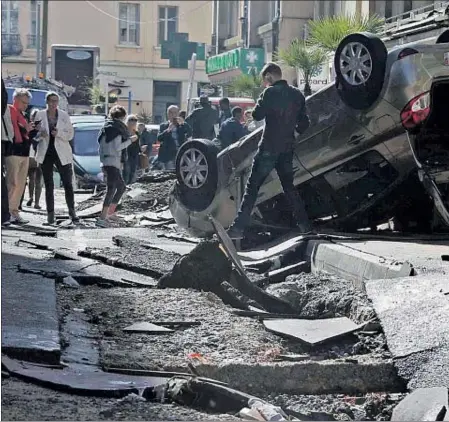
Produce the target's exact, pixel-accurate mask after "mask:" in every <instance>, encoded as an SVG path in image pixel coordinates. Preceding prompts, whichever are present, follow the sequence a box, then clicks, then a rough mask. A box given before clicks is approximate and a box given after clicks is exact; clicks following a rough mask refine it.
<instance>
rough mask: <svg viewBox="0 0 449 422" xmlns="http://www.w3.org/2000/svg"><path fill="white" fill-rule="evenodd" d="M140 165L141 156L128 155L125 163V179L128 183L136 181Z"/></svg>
mask: <svg viewBox="0 0 449 422" xmlns="http://www.w3.org/2000/svg"><path fill="white" fill-rule="evenodd" d="M138 167H139V156H138V155H136V156H132V155H130V156H128V159H127V160H126V161H125V164H124V165H123V179H124V181H125V183H126V184H127V185H130V184H131V183H134V182H135V181H136V173H137V169H138Z"/></svg>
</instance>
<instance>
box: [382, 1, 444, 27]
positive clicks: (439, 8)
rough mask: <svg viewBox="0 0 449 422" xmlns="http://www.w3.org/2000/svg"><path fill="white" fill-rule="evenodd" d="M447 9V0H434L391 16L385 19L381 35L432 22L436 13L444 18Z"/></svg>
mask: <svg viewBox="0 0 449 422" xmlns="http://www.w3.org/2000/svg"><path fill="white" fill-rule="evenodd" d="M448 10H449V2H448V1H436V2H435V3H434V4H429V5H427V6H424V7H420V8H417V9H413V10H410V11H408V12H405V13H401V14H400V15H396V16H392V17H391V18H387V19H385V27H384V31H383V32H382V33H381V35H388V34H391V33H399V32H402V31H404V30H407V29H409V28H410V29H412V28H413V29H414V28H415V27H422V26H426V25H427V24H428V23H429V22H431V23H433V22H434V21H435V17H436V16H438V15H439V16H441V18H443V19H444V16H445V15H446V16H447V13H448V12H447V11H448Z"/></svg>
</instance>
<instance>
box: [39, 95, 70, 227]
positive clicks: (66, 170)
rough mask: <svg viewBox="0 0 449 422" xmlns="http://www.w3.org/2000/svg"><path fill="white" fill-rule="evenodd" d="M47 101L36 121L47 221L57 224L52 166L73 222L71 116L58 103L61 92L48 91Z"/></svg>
mask: <svg viewBox="0 0 449 422" xmlns="http://www.w3.org/2000/svg"><path fill="white" fill-rule="evenodd" d="M45 101H46V103H47V108H46V109H45V110H39V111H38V112H37V113H36V117H35V119H36V121H40V122H42V123H41V130H40V131H39V134H38V136H39V143H38V144H37V149H36V162H37V163H38V164H39V165H40V166H41V169H42V174H43V177H44V185H45V203H46V206H47V222H48V224H54V223H55V197H54V189H55V185H54V180H53V167H54V166H56V169H57V170H58V172H59V174H60V176H61V180H62V185H63V187H64V193H65V201H66V204H67V208H68V210H69V216H70V218H71V219H72V221H73V222H74V223H76V222H78V221H79V219H78V217H77V215H76V212H75V194H74V191H73V154H72V147H71V146H70V141H71V140H72V139H73V135H74V130H73V126H72V122H71V121H70V117H69V115H68V114H67V113H66V112H65V111H64V110H61V109H60V108H59V107H58V106H59V95H58V94H57V93H56V92H49V93H48V94H47V95H46V97H45Z"/></svg>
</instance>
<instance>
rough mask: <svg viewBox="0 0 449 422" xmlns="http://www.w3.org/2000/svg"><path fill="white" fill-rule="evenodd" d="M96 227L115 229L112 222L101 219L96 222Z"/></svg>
mask: <svg viewBox="0 0 449 422" xmlns="http://www.w3.org/2000/svg"><path fill="white" fill-rule="evenodd" d="M95 225H96V226H97V227H101V228H102V229H108V228H110V227H113V225H112V224H111V222H110V221H108V220H102V219H101V218H99V219H98V220H97V221H96V222H95Z"/></svg>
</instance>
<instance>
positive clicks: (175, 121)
mask: <svg viewBox="0 0 449 422" xmlns="http://www.w3.org/2000/svg"><path fill="white" fill-rule="evenodd" d="M167 119H168V120H167V121H166V122H165V123H162V124H161V125H160V126H159V133H158V135H157V140H158V141H159V142H160V143H161V146H160V148H159V154H158V158H157V160H158V162H159V163H161V164H162V166H163V168H164V170H174V169H175V160H176V153H177V152H178V149H179V147H180V146H181V145H182V144H183V143H184V142H185V141H187V139H188V138H190V137H191V136H192V128H191V127H190V126H189V125H188V124H187V123H185V122H183V121H181V119H180V118H179V107H178V106H175V105H171V106H170V107H168V108H167Z"/></svg>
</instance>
